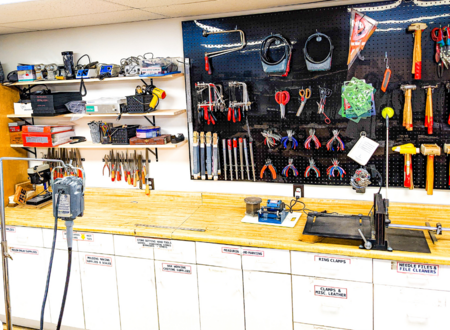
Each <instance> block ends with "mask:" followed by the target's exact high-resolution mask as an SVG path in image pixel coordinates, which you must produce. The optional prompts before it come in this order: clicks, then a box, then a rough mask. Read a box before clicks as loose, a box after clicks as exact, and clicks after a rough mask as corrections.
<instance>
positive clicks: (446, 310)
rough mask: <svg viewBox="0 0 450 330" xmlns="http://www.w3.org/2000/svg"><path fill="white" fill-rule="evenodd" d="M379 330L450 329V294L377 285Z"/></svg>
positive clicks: (375, 290) (375, 296)
mask: <svg viewBox="0 0 450 330" xmlns="http://www.w3.org/2000/svg"><path fill="white" fill-rule="evenodd" d="M374 298H375V299H374V301H375V306H374V313H375V327H374V329H375V330H398V329H408V330H409V329H423V330H430V329H433V330H448V329H449V323H448V315H449V314H450V292H445V291H432V290H423V289H411V288H401V287H393V286H385V285H375V286H374Z"/></svg>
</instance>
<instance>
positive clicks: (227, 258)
mask: <svg viewBox="0 0 450 330" xmlns="http://www.w3.org/2000/svg"><path fill="white" fill-rule="evenodd" d="M195 244H196V248H197V263H198V264H200V265H208V266H219V267H227V268H234V269H242V263H241V247H239V246H233V245H221V244H212V243H202V242H196V243H195Z"/></svg>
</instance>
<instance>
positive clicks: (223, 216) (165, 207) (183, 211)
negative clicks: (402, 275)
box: [6, 188, 450, 265]
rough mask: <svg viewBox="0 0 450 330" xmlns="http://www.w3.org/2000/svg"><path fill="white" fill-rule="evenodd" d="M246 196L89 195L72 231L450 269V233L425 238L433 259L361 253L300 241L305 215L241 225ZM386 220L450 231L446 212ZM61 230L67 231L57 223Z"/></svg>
mask: <svg viewBox="0 0 450 330" xmlns="http://www.w3.org/2000/svg"><path fill="white" fill-rule="evenodd" d="M245 197H248V196H244V195H232V194H214V193H185V192H161V191H156V192H151V196H150V197H148V196H146V195H145V194H144V193H143V192H142V191H136V190H131V189H101V188H95V189H94V188H93V189H87V191H86V198H85V204H86V205H85V212H84V216H83V217H81V218H77V219H76V220H75V224H74V226H75V227H74V229H75V230H76V231H89V232H101V233H112V234H121V235H132V236H146V237H160V238H169V239H178V240H189V241H202V242H212V243H221V244H230V245H231V244H233V245H242V246H254V247H265V248H274V249H286V250H297V251H305V252H315V253H329V254H339V255H347V256H355V257H367V258H377V259H390V260H402V261H411V262H425V263H437V264H441V265H450V233H449V232H444V234H443V235H442V236H439V237H438V238H439V242H438V243H437V244H435V245H433V243H432V242H431V240H430V239H429V235H428V233H426V237H427V240H428V244H429V246H430V249H431V251H432V252H431V254H425V253H411V252H400V251H394V252H383V251H367V250H360V249H359V248H358V244H359V243H358V242H356V241H343V240H336V239H325V238H319V237H314V236H303V235H302V232H303V227H304V225H305V222H306V216H305V215H303V216H302V217H301V218H300V221H299V222H298V223H297V225H296V227H295V228H293V229H289V228H280V227H274V226H266V225H256V224H248V223H242V222H241V219H242V218H243V216H244V213H245V203H244V201H243V199H244V198H245ZM260 197H261V198H262V199H263V204H262V205H265V203H266V200H267V199H268V198H276V199H283V201H284V202H286V203H287V204H289V201H290V198H286V197H276V196H270V197H269V196H260ZM302 201H303V202H305V203H306V206H307V208H308V209H311V210H316V211H323V210H327V211H328V212H338V213H343V214H359V213H362V214H367V213H368V212H369V210H370V208H371V207H372V203H371V202H362V201H351V200H331V199H312V198H304V199H302ZM297 206H298V205H297ZM297 206H296V207H295V209H298V207H297ZM389 215H390V219H391V221H392V223H403V224H414V225H424V224H425V221H428V222H430V224H431V225H432V226H434V225H435V224H436V223H437V222H440V223H442V225H443V226H444V227H448V226H450V206H444V205H421V204H407V203H391V205H390V207H389ZM6 223H7V225H12V226H28V227H40V228H53V224H54V218H53V215H52V208H51V206H50V207H46V208H44V209H42V210H34V209H23V208H17V207H16V208H7V209H6ZM58 226H59V228H60V229H64V223H63V222H62V221H59V224H58ZM193 229H202V231H197V230H193Z"/></svg>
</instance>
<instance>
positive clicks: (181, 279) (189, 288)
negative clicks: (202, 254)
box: [155, 250, 200, 330]
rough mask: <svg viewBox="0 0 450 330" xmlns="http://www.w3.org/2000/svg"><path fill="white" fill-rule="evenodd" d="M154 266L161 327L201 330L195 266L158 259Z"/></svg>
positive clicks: (161, 328)
mask: <svg viewBox="0 0 450 330" xmlns="http://www.w3.org/2000/svg"><path fill="white" fill-rule="evenodd" d="M155 252H156V250H155ZM155 269H156V287H157V292H158V313H159V327H160V330H174V329H189V330H199V329H200V316H199V305H198V292H197V267H196V265H195V264H184V263H183V264H181V263H173V262H168V261H158V260H155Z"/></svg>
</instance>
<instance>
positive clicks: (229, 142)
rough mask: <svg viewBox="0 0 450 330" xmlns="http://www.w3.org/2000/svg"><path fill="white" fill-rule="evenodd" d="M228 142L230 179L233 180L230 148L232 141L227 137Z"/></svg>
mask: <svg viewBox="0 0 450 330" xmlns="http://www.w3.org/2000/svg"><path fill="white" fill-rule="evenodd" d="M227 143H228V158H229V159H230V177H231V181H233V156H232V154H231V148H232V147H233V146H232V143H233V142H232V141H231V139H228V141H227Z"/></svg>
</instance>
